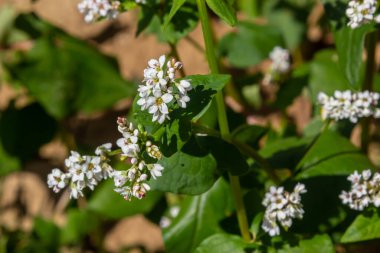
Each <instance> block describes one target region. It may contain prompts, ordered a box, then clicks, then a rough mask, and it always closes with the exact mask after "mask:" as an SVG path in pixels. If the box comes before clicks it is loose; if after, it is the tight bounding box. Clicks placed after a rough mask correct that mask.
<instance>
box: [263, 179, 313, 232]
mask: <svg viewBox="0 0 380 253" xmlns="http://www.w3.org/2000/svg"><path fill="white" fill-rule="evenodd" d="M305 192H306V189H305V185H303V184H300V183H298V184H297V185H296V186H295V187H294V191H293V192H292V193H289V192H287V191H284V187H274V186H272V187H270V189H269V192H267V193H266V194H265V197H264V200H263V202H262V204H263V205H264V206H265V207H266V210H265V214H264V220H263V223H262V226H261V227H262V228H263V229H264V231H265V232H267V233H269V235H270V236H275V235H279V234H280V227H279V226H278V224H277V221H278V222H279V223H280V224H281V226H282V227H283V228H285V229H288V228H289V227H291V226H292V222H293V221H292V219H294V218H298V219H302V217H303V214H304V210H303V209H302V204H301V194H302V193H305Z"/></svg>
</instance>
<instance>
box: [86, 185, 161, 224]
mask: <svg viewBox="0 0 380 253" xmlns="http://www.w3.org/2000/svg"><path fill="white" fill-rule="evenodd" d="M114 188H115V186H114V184H113V182H112V180H109V181H106V182H104V183H103V184H102V185H100V186H98V187H97V188H96V190H95V193H94V194H93V195H92V197H91V198H90V200H89V202H88V207H87V208H88V209H89V210H91V211H94V212H96V213H98V214H100V215H102V216H103V217H105V218H108V219H121V218H123V217H127V216H131V215H135V214H139V213H148V212H150V210H151V209H152V208H153V207H154V205H155V204H156V203H157V202H158V201H159V200H160V199H161V196H162V194H161V193H159V192H155V191H150V192H149V193H148V194H147V195H146V197H145V198H144V199H142V200H132V201H126V200H125V199H124V198H123V197H122V196H120V195H119V194H118V193H116V192H115V191H114V190H113V189H114Z"/></svg>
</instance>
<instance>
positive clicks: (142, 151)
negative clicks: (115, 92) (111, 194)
mask: <svg viewBox="0 0 380 253" xmlns="http://www.w3.org/2000/svg"><path fill="white" fill-rule="evenodd" d="M117 123H118V130H119V131H120V132H121V133H122V134H123V138H120V139H119V140H118V141H117V143H116V144H117V145H118V146H119V147H120V148H121V150H120V152H119V153H121V155H120V157H121V158H120V159H121V160H122V161H125V160H127V161H128V162H129V163H130V164H131V166H130V167H129V168H128V169H127V170H122V171H119V170H114V169H113V168H112V167H111V166H110V164H109V162H110V158H109V156H111V155H114V154H112V153H113V152H112V151H111V148H112V144H111V143H107V144H103V145H101V146H99V147H98V148H97V149H96V151H95V154H96V155H95V156H82V155H80V154H79V153H77V152H75V151H71V155H70V156H69V157H68V158H67V159H66V160H65V167H66V171H67V172H63V171H61V170H60V169H53V170H52V172H51V173H50V174H49V175H48V186H49V188H53V191H54V192H56V193H58V192H59V191H60V190H62V189H63V188H65V187H66V186H69V189H70V198H74V199H77V198H78V197H80V196H83V190H84V189H85V188H89V189H90V190H94V188H95V186H96V185H97V184H98V183H99V182H100V181H102V180H103V179H107V178H113V179H114V183H115V187H116V188H115V191H116V192H118V193H120V194H121V195H122V196H123V197H124V198H125V199H126V200H130V199H131V197H132V196H133V197H136V198H138V199H142V198H143V197H144V196H145V194H146V192H147V191H148V190H149V189H150V187H149V185H148V184H147V181H148V180H149V179H150V178H153V179H156V178H157V177H160V176H161V175H162V170H163V169H164V168H163V166H162V165H160V164H158V163H156V162H157V161H158V160H160V159H161V157H162V154H161V152H160V150H159V148H158V146H156V145H154V144H153V143H152V141H150V139H149V136H148V135H147V133H146V132H145V131H144V129H143V128H142V127H141V129H140V130H139V129H135V128H134V126H133V124H132V123H128V122H127V120H126V119H125V118H118V120H117Z"/></svg>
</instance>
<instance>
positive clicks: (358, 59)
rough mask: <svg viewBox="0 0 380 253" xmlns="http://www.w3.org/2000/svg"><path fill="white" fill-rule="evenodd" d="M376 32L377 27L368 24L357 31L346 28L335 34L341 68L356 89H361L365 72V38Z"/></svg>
mask: <svg viewBox="0 0 380 253" xmlns="http://www.w3.org/2000/svg"><path fill="white" fill-rule="evenodd" d="M374 30H375V27H374V26H373V25H370V24H368V25H363V26H360V27H358V28H356V29H352V28H350V27H344V28H341V29H339V30H337V31H335V32H334V37H335V43H336V49H337V52H338V56H339V66H340V68H341V70H342V71H343V73H344V74H345V76H346V78H347V80H348V83H349V84H350V86H351V87H352V88H354V89H359V88H360V84H361V83H360V73H361V71H362V70H363V68H362V67H363V59H362V57H363V49H364V39H365V36H366V35H367V34H368V33H369V32H372V31H374Z"/></svg>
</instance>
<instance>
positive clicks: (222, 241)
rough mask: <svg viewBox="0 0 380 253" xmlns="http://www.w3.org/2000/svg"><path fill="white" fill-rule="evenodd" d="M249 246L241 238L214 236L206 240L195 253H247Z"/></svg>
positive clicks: (223, 235) (224, 235)
mask: <svg viewBox="0 0 380 253" xmlns="http://www.w3.org/2000/svg"><path fill="white" fill-rule="evenodd" d="M247 245H248V244H247V243H246V242H244V241H243V240H242V239H241V238H240V237H239V236H234V235H228V234H214V235H212V236H210V237H208V238H207V239H206V240H204V241H203V242H202V243H201V244H200V245H199V247H198V248H197V249H196V251H195V253H228V252H236V253H245V252H247V251H246V250H245V248H246V247H247Z"/></svg>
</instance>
